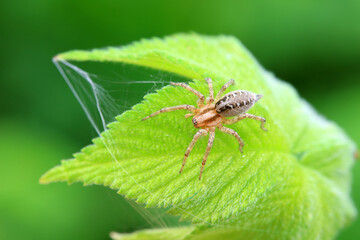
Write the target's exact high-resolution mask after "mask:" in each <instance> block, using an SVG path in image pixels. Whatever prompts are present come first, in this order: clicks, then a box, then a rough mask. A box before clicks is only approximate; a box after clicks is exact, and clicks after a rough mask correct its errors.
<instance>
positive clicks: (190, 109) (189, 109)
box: [141, 104, 196, 121]
mask: <svg viewBox="0 0 360 240" xmlns="http://www.w3.org/2000/svg"><path fill="white" fill-rule="evenodd" d="M176 110H188V111H191V112H193V113H195V112H196V107H194V106H192V105H187V104H186V105H179V106H174V107H167V108H162V109H160V110H159V111H156V112H154V113H152V114H150V115H149V116H147V117H144V118H143V119H142V120H141V121H144V120H146V119H148V118H151V117H153V116H155V115H158V114H160V113H164V112H171V111H176Z"/></svg>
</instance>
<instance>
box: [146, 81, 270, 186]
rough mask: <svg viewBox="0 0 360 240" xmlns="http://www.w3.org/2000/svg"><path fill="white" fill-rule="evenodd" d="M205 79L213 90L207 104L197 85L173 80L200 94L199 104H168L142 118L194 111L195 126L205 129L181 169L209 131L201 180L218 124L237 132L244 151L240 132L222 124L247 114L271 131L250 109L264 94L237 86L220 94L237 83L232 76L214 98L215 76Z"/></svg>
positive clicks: (210, 90)
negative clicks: (198, 142)
mask: <svg viewBox="0 0 360 240" xmlns="http://www.w3.org/2000/svg"><path fill="white" fill-rule="evenodd" d="M205 80H206V82H207V83H208V85H209V92H210V96H209V97H208V98H206V105H204V101H205V97H204V95H202V94H201V93H200V92H198V91H196V90H195V89H193V88H192V87H190V86H189V85H187V84H185V83H173V82H171V84H173V85H175V86H181V87H183V88H185V89H187V90H189V91H190V92H192V93H194V94H195V95H196V96H197V97H198V98H199V99H198V101H197V105H198V107H199V108H196V107H194V106H192V105H180V106H175V107H167V108H163V109H160V110H159V111H157V112H154V113H153V114H151V115H149V116H147V117H145V118H143V119H142V121H144V120H146V119H148V118H151V117H153V116H155V115H157V114H159V113H163V112H170V111H176V110H188V111H191V112H192V113H188V114H186V115H185V117H186V118H188V117H190V116H193V115H194V117H193V119H192V122H193V124H194V127H196V128H201V129H200V130H199V131H198V132H197V133H196V134H195V136H194V138H193V140H192V141H191V143H190V145H189V147H188V148H187V150H186V152H185V157H184V161H183V164H182V167H181V169H180V173H181V172H182V170H183V168H184V166H185V163H186V158H187V157H188V156H189V154H190V152H191V150H192V149H193V147H194V145H195V143H196V141H197V140H198V139H199V138H200V137H201V136H206V135H207V134H208V133H209V135H210V137H209V141H208V144H207V148H206V152H205V155H204V158H203V161H202V166H201V170H200V176H199V180H201V175H202V173H203V170H204V166H205V163H206V160H207V158H208V156H209V153H210V150H211V147H212V145H213V141H214V138H215V129H216V128H218V129H219V130H220V131H222V132H225V133H228V134H231V135H233V136H234V137H235V138H236V139H237V140H238V141H239V144H240V147H239V149H240V152H241V153H242V152H243V151H242V149H243V146H244V142H243V141H242V140H241V138H240V136H239V134H238V133H237V132H235V131H234V130H232V129H230V128H227V127H224V126H223V125H222V124H233V123H236V122H238V121H240V120H242V119H244V118H252V119H255V120H259V121H261V126H260V127H261V128H262V129H263V130H264V131H267V130H266V129H265V128H264V124H265V121H266V120H265V118H263V117H259V116H255V115H252V114H249V113H246V112H247V111H248V110H249V109H250V108H251V107H252V106H254V104H255V103H256V102H257V101H258V100H259V99H260V98H262V95H259V94H255V93H252V92H249V91H245V90H237V91H233V92H230V93H228V94H226V95H225V96H224V97H222V98H220V97H221V95H222V94H223V93H224V91H225V90H226V89H227V88H228V87H229V86H230V85H231V84H233V83H234V80H233V79H231V80H230V81H228V82H227V83H226V84H225V85H224V86H222V88H221V89H220V91H219V92H218V94H217V95H216V97H215V99H214V90H213V86H212V80H211V78H206V79H205ZM214 102H215V103H214ZM225 117H234V118H232V119H227V118H225Z"/></svg>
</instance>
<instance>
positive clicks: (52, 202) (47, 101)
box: [0, 0, 360, 240]
mask: <svg viewBox="0 0 360 240" xmlns="http://www.w3.org/2000/svg"><path fill="white" fill-rule="evenodd" d="M190 31H194V32H198V33H202V34H211V35H217V34H228V35H234V36H236V37H237V38H239V39H240V40H241V41H242V42H243V43H244V44H245V46H247V48H248V49H249V50H250V51H251V52H252V53H253V54H254V55H255V57H256V58H257V59H258V60H259V62H260V63H261V64H262V65H263V66H264V67H265V68H266V69H268V70H270V71H272V72H274V73H275V74H276V75H277V76H278V77H279V78H281V79H284V80H286V81H288V82H290V83H292V84H293V85H294V86H295V87H296V88H297V89H298V91H299V93H300V94H301V95H302V96H303V97H304V98H305V99H307V100H308V101H309V102H310V103H311V104H313V105H314V107H315V108H316V109H317V110H318V111H319V112H320V113H322V114H323V115H325V116H326V117H327V118H329V119H331V120H333V121H336V122H337V123H338V124H339V125H341V126H342V127H343V128H344V129H345V131H346V132H347V133H348V134H349V135H350V136H351V137H352V139H353V140H354V141H355V142H356V143H357V145H358V146H359V145H360V124H359V123H360V121H359V119H360V1H358V0H343V1H334V0H313V1H310V0H309V1H307V0H306V1H279V0H273V1H228V0H222V1H213V0H206V1H205V0H204V1H191V0H182V1H167V0H151V1H145V0H144V1H139V0H138V1H130V0H129V1H126V0H123V1H120V0H118V1H115V0H102V1H95V0H87V1H73V0H52V1H46V0H37V1H34V0H31V1H30V0H23V1H2V3H1V7H0V186H1V190H0V239H25V238H26V239H108V234H109V232H110V231H113V230H116V231H120V232H131V231H134V230H136V229H141V228H144V227H147V226H148V225H149V223H148V222H147V221H146V220H144V219H143V218H142V217H141V216H140V215H139V214H138V213H137V212H136V211H135V210H134V209H133V208H132V207H131V206H130V204H129V203H128V202H126V201H125V200H123V199H122V198H121V197H119V196H118V195H116V194H115V193H114V192H113V191H111V190H109V189H106V188H104V187H101V186H89V187H83V186H81V184H74V185H71V186H67V185H66V184H64V183H60V184H51V185H39V184H38V179H39V177H40V176H41V174H43V173H44V172H45V171H46V170H48V169H50V168H51V167H53V166H55V165H57V164H58V163H59V161H60V160H61V159H66V158H70V157H71V155H72V153H74V152H77V151H78V150H79V149H80V148H81V147H83V146H85V145H87V144H89V143H90V140H91V138H93V137H94V136H96V133H95V131H94V130H93V128H92V127H91V125H90V123H89V121H88V120H87V118H86V116H85V114H84V112H83V110H82V109H81V107H80V105H79V104H78V103H77V102H76V99H75V97H74V96H73V95H72V93H71V91H70V89H69V88H68V87H67V85H66V84H65V81H64V80H63V79H62V77H61V76H60V74H59V73H58V71H57V69H56V68H55V66H54V65H53V63H52V62H51V58H52V57H53V56H54V55H56V54H57V53H60V52H63V51H67V50H72V49H91V48H96V47H104V46H118V45H123V44H127V43H130V42H132V41H134V40H138V39H141V38H148V37H153V36H159V37H161V36H164V35H169V34H172V33H177V32H190ZM353 172H354V184H353V193H352V195H353V197H354V200H355V202H356V205H357V207H358V209H359V207H360V192H359V189H360V163H357V164H356V165H355V167H354V170H353ZM338 239H342V240H345V239H360V221H359V220H358V221H357V222H355V223H354V224H353V225H351V226H349V227H348V228H347V229H345V230H344V231H343V232H341V234H340V235H339V237H338Z"/></svg>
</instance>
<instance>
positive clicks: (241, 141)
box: [217, 124, 244, 153]
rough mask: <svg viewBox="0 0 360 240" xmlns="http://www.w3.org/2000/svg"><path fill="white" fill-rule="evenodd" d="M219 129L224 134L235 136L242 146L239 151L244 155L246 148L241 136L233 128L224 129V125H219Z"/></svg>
mask: <svg viewBox="0 0 360 240" xmlns="http://www.w3.org/2000/svg"><path fill="white" fill-rule="evenodd" d="M217 127H218V129H219V130H220V131H222V132H224V133H227V134H230V135H233V136H234V137H235V138H236V139H237V140H238V142H239V144H240V146H239V150H240V152H241V153H242V152H243V147H244V142H243V140H242V139H241V137H240V135H239V134H238V133H237V132H236V131H235V130H233V129H231V128H227V127H224V126H223V125H221V124H219V125H218V126H217Z"/></svg>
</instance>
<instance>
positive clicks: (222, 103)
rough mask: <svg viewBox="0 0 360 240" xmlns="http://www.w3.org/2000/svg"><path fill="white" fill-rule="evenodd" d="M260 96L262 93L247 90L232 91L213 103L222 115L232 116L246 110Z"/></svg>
mask: <svg viewBox="0 0 360 240" xmlns="http://www.w3.org/2000/svg"><path fill="white" fill-rule="evenodd" d="M260 98H262V95H259V94H256V93H252V92H249V91H245V90H237V91H233V92H230V93H228V94H226V95H224V96H223V97H222V98H221V99H220V100H219V101H217V102H216V103H215V110H216V112H217V113H218V114H220V115H221V116H223V117H234V116H237V115H239V114H242V113H245V112H246V111H248V110H249V109H250V108H251V107H252V106H254V104H255V103H256V102H257V101H258V100H259V99H260Z"/></svg>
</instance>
